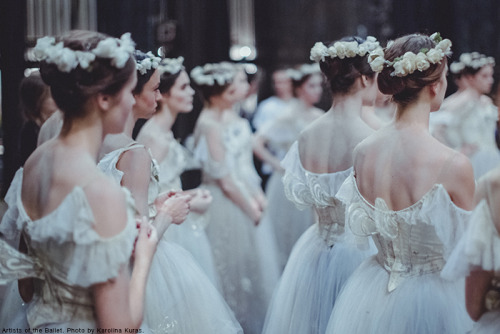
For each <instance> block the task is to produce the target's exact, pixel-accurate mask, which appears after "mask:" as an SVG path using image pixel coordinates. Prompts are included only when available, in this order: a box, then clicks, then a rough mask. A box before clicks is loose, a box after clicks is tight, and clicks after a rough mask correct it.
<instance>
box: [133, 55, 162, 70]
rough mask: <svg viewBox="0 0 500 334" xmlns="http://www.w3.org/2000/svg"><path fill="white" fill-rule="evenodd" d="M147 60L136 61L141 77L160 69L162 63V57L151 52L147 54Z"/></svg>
mask: <svg viewBox="0 0 500 334" xmlns="http://www.w3.org/2000/svg"><path fill="white" fill-rule="evenodd" d="M145 55H146V58H144V59H142V60H138V59H136V61H135V67H136V69H137V71H139V73H140V74H141V75H144V74H146V73H147V71H149V70H152V69H155V68H158V66H159V65H160V62H161V58H160V57H156V56H155V55H154V54H153V53H152V52H151V51H149V52H148V53H146V54H145Z"/></svg>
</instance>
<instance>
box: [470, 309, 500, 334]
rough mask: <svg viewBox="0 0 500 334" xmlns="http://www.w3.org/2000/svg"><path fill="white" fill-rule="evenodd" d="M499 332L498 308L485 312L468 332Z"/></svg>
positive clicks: (490, 333) (485, 333) (474, 333)
mask: <svg viewBox="0 0 500 334" xmlns="http://www.w3.org/2000/svg"><path fill="white" fill-rule="evenodd" d="M498 333H500V310H497V311H492V312H487V313H485V314H483V316H482V317H481V319H479V321H478V322H476V323H475V324H474V328H472V331H471V332H470V334H498Z"/></svg>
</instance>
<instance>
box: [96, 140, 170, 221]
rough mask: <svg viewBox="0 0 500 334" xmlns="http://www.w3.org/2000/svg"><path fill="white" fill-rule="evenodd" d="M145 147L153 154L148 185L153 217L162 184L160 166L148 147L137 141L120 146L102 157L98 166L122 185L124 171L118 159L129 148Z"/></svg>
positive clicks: (150, 213)
mask: <svg viewBox="0 0 500 334" xmlns="http://www.w3.org/2000/svg"><path fill="white" fill-rule="evenodd" d="M137 148H140V149H145V150H146V151H147V152H148V153H149V155H150V156H151V171H150V175H151V177H150V180H149V187H148V207H149V218H153V217H154V216H156V207H155V205H154V201H155V200H156V198H157V197H158V194H159V193H160V185H159V176H158V174H159V168H158V164H157V162H156V160H155V159H154V158H153V156H152V155H151V151H150V150H149V149H146V148H145V147H144V145H141V144H138V143H136V142H132V143H131V144H130V145H127V146H125V147H122V148H119V149H117V150H114V151H111V152H109V153H107V154H106V155H105V156H104V157H102V159H101V161H99V163H98V164H97V167H98V168H99V169H100V170H102V171H103V172H104V173H105V174H106V175H108V176H111V177H112V178H113V179H114V180H115V181H116V182H117V183H118V184H120V185H121V182H122V178H123V172H122V171H121V170H119V169H118V168H117V164H118V160H120V157H121V155H122V154H123V153H124V152H126V151H129V150H133V149H137Z"/></svg>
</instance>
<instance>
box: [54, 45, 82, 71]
mask: <svg viewBox="0 0 500 334" xmlns="http://www.w3.org/2000/svg"><path fill="white" fill-rule="evenodd" d="M55 64H56V65H57V68H58V69H59V70H60V71H61V72H67V73H69V72H71V70H73V69H75V68H76V67H77V66H78V59H77V57H76V54H75V52H73V50H70V49H69V48H62V49H61V50H60V52H58V61H57V62H56V63H55Z"/></svg>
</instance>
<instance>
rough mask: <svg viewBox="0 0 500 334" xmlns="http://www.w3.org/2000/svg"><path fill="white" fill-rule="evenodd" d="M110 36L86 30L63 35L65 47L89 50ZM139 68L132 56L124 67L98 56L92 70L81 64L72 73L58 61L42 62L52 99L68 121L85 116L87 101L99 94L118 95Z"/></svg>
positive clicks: (92, 64) (42, 72)
mask: <svg viewBox="0 0 500 334" xmlns="http://www.w3.org/2000/svg"><path fill="white" fill-rule="evenodd" d="M106 38H109V36H107V35H105V34H102V33H98V32H94V31H86V30H72V31H69V32H68V33H67V34H65V35H63V36H61V37H60V38H58V39H59V41H62V42H63V44H64V47H67V48H69V49H71V50H74V51H88V50H90V49H93V48H95V47H96V46H97V44H98V43H99V42H100V41H102V40H104V39H106ZM134 70H135V61H134V59H133V57H130V58H129V59H128V60H127V62H126V64H125V66H124V67H123V68H116V67H115V66H113V65H112V64H111V59H107V58H99V57H97V58H96V59H95V60H94V61H93V62H92V63H91V64H90V69H82V68H81V67H80V66H77V67H76V68H75V69H73V70H71V71H70V72H62V71H60V70H59V69H58V68H57V65H56V64H49V63H47V62H45V61H42V62H41V63H40V73H41V75H42V78H43V81H44V82H45V83H46V84H47V85H49V86H50V90H51V93H52V98H53V99H54V101H55V103H56V104H57V106H58V108H59V109H60V110H61V111H62V112H63V113H64V119H65V121H70V120H72V119H76V118H79V117H82V116H84V114H85V108H84V106H85V104H86V103H87V101H88V99H89V98H90V97H91V96H93V95H95V94H97V93H104V94H110V95H114V94H116V93H118V92H119V91H120V90H121V89H122V88H123V87H124V86H125V84H126V83H127V82H128V80H129V79H130V77H131V75H132V73H133V72H134Z"/></svg>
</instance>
